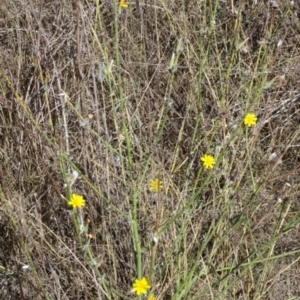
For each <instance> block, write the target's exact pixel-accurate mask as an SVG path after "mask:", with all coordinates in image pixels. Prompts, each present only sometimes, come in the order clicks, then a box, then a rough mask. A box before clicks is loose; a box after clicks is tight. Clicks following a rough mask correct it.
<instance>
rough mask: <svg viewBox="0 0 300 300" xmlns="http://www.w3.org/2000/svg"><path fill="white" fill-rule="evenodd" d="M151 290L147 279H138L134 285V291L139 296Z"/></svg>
mask: <svg viewBox="0 0 300 300" xmlns="http://www.w3.org/2000/svg"><path fill="white" fill-rule="evenodd" d="M150 288H151V285H150V284H149V282H148V281H147V279H146V278H145V277H143V278H142V279H136V280H135V282H134V283H133V285H132V291H133V292H134V293H136V294H137V295H138V296H139V295H144V294H147V291H148V290H149V289H150Z"/></svg>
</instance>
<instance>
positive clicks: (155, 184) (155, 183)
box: [149, 178, 164, 193]
mask: <svg viewBox="0 0 300 300" xmlns="http://www.w3.org/2000/svg"><path fill="white" fill-rule="evenodd" d="M163 187H164V186H163V184H162V182H161V181H160V180H159V179H158V178H156V179H153V180H151V182H150V186H149V190H150V192H154V193H155V192H159V191H161V190H162V189H163Z"/></svg>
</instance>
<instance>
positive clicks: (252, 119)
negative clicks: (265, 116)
mask: <svg viewBox="0 0 300 300" xmlns="http://www.w3.org/2000/svg"><path fill="white" fill-rule="evenodd" d="M256 121H257V117H256V115H255V114H251V113H248V114H246V116H245V118H244V124H245V125H246V126H248V127H251V126H254V125H255V124H256Z"/></svg>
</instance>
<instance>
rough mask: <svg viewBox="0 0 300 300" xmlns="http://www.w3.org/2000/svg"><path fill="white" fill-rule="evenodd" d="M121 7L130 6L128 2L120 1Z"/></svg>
mask: <svg viewBox="0 0 300 300" xmlns="http://www.w3.org/2000/svg"><path fill="white" fill-rule="evenodd" d="M119 6H120V7H121V8H127V7H128V4H127V3H126V0H120V2H119Z"/></svg>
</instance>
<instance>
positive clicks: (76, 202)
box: [68, 194, 85, 208]
mask: <svg viewBox="0 0 300 300" xmlns="http://www.w3.org/2000/svg"><path fill="white" fill-rule="evenodd" d="M68 204H69V205H70V206H72V207H73V208H81V207H84V206H85V200H84V199H83V197H82V196H81V195H77V194H72V196H71V199H70V201H69V202H68Z"/></svg>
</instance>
